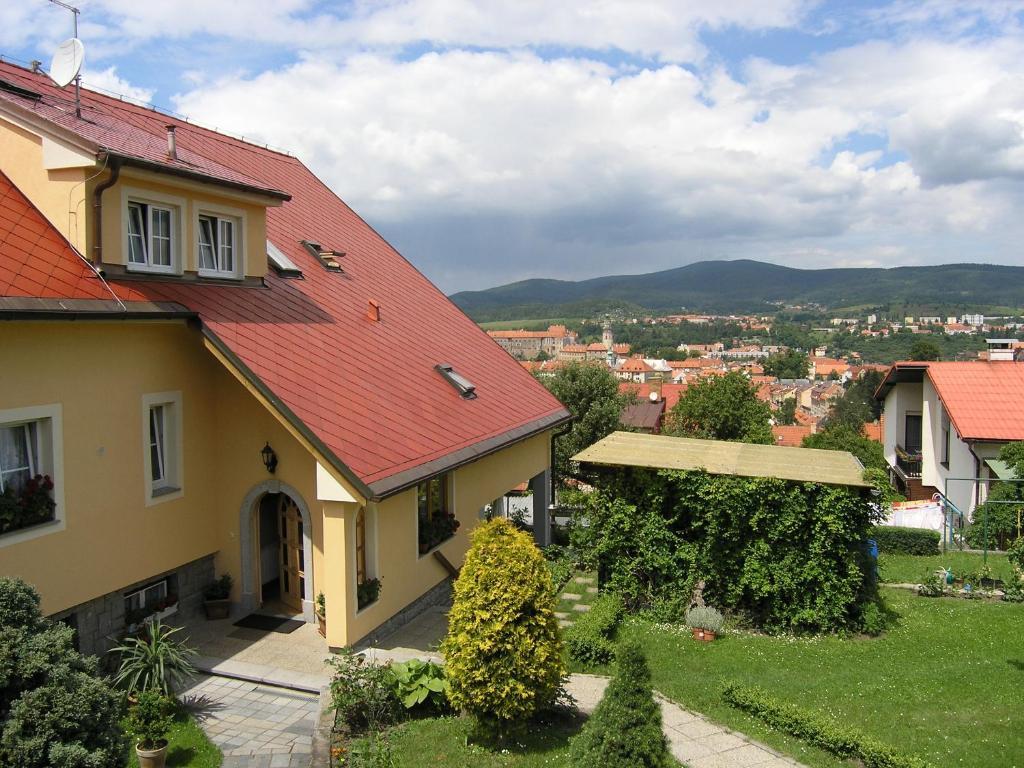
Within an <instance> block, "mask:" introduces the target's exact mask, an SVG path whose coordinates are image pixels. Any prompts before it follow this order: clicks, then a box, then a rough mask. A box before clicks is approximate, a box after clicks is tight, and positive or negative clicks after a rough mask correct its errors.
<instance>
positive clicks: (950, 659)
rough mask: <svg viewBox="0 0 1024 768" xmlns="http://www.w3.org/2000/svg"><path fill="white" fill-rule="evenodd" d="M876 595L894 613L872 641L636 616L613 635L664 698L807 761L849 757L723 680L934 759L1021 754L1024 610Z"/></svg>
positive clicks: (981, 762) (820, 766) (826, 765)
mask: <svg viewBox="0 0 1024 768" xmlns="http://www.w3.org/2000/svg"><path fill="white" fill-rule="evenodd" d="M883 593H884V596H885V599H886V601H887V602H888V604H889V605H890V606H891V608H892V609H894V610H895V612H896V613H897V614H898V615H899V617H900V618H899V621H898V624H897V626H896V627H894V628H893V629H891V630H890V631H889V632H887V633H885V634H884V635H883V636H882V637H879V638H875V639H850V638H847V639H844V638H839V637H818V638H807V639H796V638H790V637H786V638H779V637H767V636H762V635H755V634H749V633H729V634H727V635H726V636H725V637H723V638H721V639H719V640H716V641H715V642H713V643H709V644H704V643H697V642H695V641H694V640H693V639H692V638H691V637H690V634H689V631H687V630H685V629H680V628H674V627H666V626H658V625H654V624H651V623H647V622H643V621H639V620H633V621H630V622H627V623H626V624H625V625H623V627H622V628H621V629H620V631H619V637H620V639H625V638H628V639H635V640H637V641H639V642H640V643H641V644H642V645H643V647H644V648H645V650H646V652H647V656H648V660H649V662H650V664H651V670H652V674H653V677H654V686H655V688H657V689H658V690H660V691H661V692H662V693H664V694H665V695H666V696H668V697H670V698H672V699H674V700H676V701H677V702H679V703H680V704H682V705H683V706H686V707H690V708H692V709H694V710H696V711H698V712H702V713H704V714H706V715H707V716H708V717H709V718H711V719H712V720H716V721H718V722H721V723H723V724H725V725H727V726H729V727H731V728H734V729H736V730H739V731H741V732H743V733H746V734H748V735H750V736H752V737H754V738H756V739H759V740H761V741H764V742H765V743H767V744H769V745H771V746H774V747H776V748H778V749H779V750H780V751H783V752H786V753H788V754H790V755H792V756H793V757H795V758H797V759H798V760H800V761H801V762H804V763H805V764H807V765H809V766H813V767H815V768H837V767H838V766H843V765H847V764H846V763H842V762H841V761H839V760H837V759H836V758H834V757H832V756H831V755H828V754H826V753H824V752H822V751H821V750H818V749H816V748H813V747H810V746H807V745H804V744H803V743H802V742H799V741H797V740H795V739H791V738H789V737H785V736H783V735H781V734H778V733H775V732H772V731H770V730H768V729H767V728H766V727H764V726H763V725H762V724H761V723H760V722H759V721H757V720H755V719H753V718H752V717H750V716H748V715H746V714H744V713H742V712H739V711H737V710H735V709H733V708H732V707H730V706H728V705H727V704H725V703H724V702H723V701H722V697H721V692H722V688H723V687H724V685H725V683H726V682H728V681H733V680H736V681H740V682H742V683H744V684H753V685H760V686H762V687H764V688H766V689H768V690H769V691H770V692H772V693H773V694H774V695H775V696H776V697H778V698H780V699H782V700H783V701H788V702H791V703H794V704H799V705H800V706H802V707H808V708H813V709H816V710H817V711H819V712H821V713H825V714H827V715H829V716H830V717H833V718H835V719H836V720H837V721H839V722H842V723H845V724H848V725H850V726H853V727H856V728H858V729H860V730H861V731H863V732H864V733H865V734H867V735H869V736H872V737H874V738H876V739H878V740H879V741H882V742H885V743H888V744H890V745H892V746H893V747H896V748H898V749H901V750H903V751H906V752H908V753H912V754H916V755H918V756H920V757H922V758H925V759H927V760H929V761H931V762H932V763H933V764H934V765H936V766H952V765H963V766H972V768H988V767H990V766H991V768H996V767H997V766H999V767H1002V766H1009V765H1013V764H1014V761H1019V758H1020V756H1021V755H1024V707H1021V706H1020V690H1021V687H1022V686H1024V633H1022V632H1021V631H1020V627H1021V625H1022V623H1024V606H1021V605H1011V604H1007V603H991V602H984V601H971V600H958V599H952V598H935V599H928V598H922V597H917V596H916V595H914V594H912V593H911V592H909V591H906V590H894V589H884V590H883ZM1018 764H1019V762H1018Z"/></svg>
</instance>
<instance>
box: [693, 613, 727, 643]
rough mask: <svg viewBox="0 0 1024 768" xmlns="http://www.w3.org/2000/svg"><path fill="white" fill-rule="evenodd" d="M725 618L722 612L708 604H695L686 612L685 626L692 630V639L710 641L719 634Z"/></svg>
mask: <svg viewBox="0 0 1024 768" xmlns="http://www.w3.org/2000/svg"><path fill="white" fill-rule="evenodd" d="M724 624H725V619H724V618H722V614H721V613H720V612H719V611H717V610H715V609H714V608H711V607H708V606H703V605H700V606H695V607H693V608H691V609H690V610H688V611H687V612H686V626H688V627H689V628H690V629H691V630H693V639H694V640H701V641H703V642H705V643H710V642H711V641H712V640H714V639H715V635H717V634H720V633H721V631H722V626H723V625H724Z"/></svg>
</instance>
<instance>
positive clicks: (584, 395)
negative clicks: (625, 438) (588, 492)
mask: <svg viewBox="0 0 1024 768" xmlns="http://www.w3.org/2000/svg"><path fill="white" fill-rule="evenodd" d="M540 381H541V382H542V383H543V384H544V386H545V387H547V388H548V390H550V392H551V394H553V395H554V396H555V397H557V398H558V399H559V400H560V401H561V402H562V405H564V406H565V407H566V408H568V409H569V413H571V414H572V417H573V421H572V425H571V426H570V427H569V431H568V432H566V433H565V434H564V435H559V436H558V437H556V438H555V456H554V471H555V476H556V480H557V482H558V483H564V482H565V480H566V479H567V478H570V477H572V478H576V479H579V480H587V479H588V478H589V475H587V474H586V473H585V472H584V471H582V470H581V469H580V466H579V464H577V463H576V462H574V461H570V459H571V458H572V457H573V456H575V455H576V454H577V453H579V452H580V451H582V450H583V449H584V448H586V447H587V446H590V445H593V444H594V443H596V442H597V441H598V440H600V439H601V438H602V437H605V436H606V435H609V434H611V433H612V432H614V431H615V430H616V429H618V428H619V416H620V414H621V413H622V409H623V408H624V407H625V406H626V405H628V404H630V403H632V402H634V401H635V399H636V398H635V396H634V395H632V394H622V393H621V392H619V380H618V379H616V378H615V376H614V375H613V374H612V372H611V371H609V370H608V369H607V368H606V367H605V366H604V365H601V364H599V363H570V364H569V365H566V366H565V367H563V368H560V369H559V370H558V371H557V372H556V373H555V375H554V376H552V377H548V378H541V379H540Z"/></svg>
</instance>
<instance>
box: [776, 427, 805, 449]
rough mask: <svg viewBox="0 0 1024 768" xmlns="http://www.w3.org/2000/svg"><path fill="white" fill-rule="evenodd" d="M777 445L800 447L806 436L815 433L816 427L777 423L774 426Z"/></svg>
mask: <svg viewBox="0 0 1024 768" xmlns="http://www.w3.org/2000/svg"><path fill="white" fill-rule="evenodd" d="M772 434H773V435H775V444H776V445H788V446H791V447H795V448H799V447H800V445H801V444H802V443H803V441H804V438H805V437H807V436H808V435H813V434H814V428H813V427H811V426H805V425H803V424H776V425H774V426H773V427H772Z"/></svg>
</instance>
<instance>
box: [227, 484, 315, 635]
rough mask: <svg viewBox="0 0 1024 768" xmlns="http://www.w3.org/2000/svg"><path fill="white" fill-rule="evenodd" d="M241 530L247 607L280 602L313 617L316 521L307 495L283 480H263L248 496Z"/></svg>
mask: <svg viewBox="0 0 1024 768" xmlns="http://www.w3.org/2000/svg"><path fill="white" fill-rule="evenodd" d="M239 532H240V539H241V541H240V546H241V554H242V573H241V606H240V607H241V609H242V611H243V612H245V613H250V612H252V611H255V610H257V609H258V608H260V607H261V605H263V606H267V605H268V604H271V605H277V604H278V603H280V604H283V610H287V611H288V612H291V611H294V612H295V613H301V614H302V615H303V618H305V620H306V621H313V620H314V613H313V594H314V592H313V573H312V571H313V543H312V527H311V522H310V515H309V508H308V507H307V506H306V503H305V501H304V500H303V498H302V495H301V494H299V492H298V491H297V490H295V489H294V488H292V487H291V486H289V485H288V484H287V483H282V482H280V481H279V480H267V481H265V482H263V483H260V484H259V485H257V486H255V487H254V488H252V489H251V490H250V491H249V493H247V494H246V496H245V500H244V501H243V502H242V508H241V510H240V519H239Z"/></svg>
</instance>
